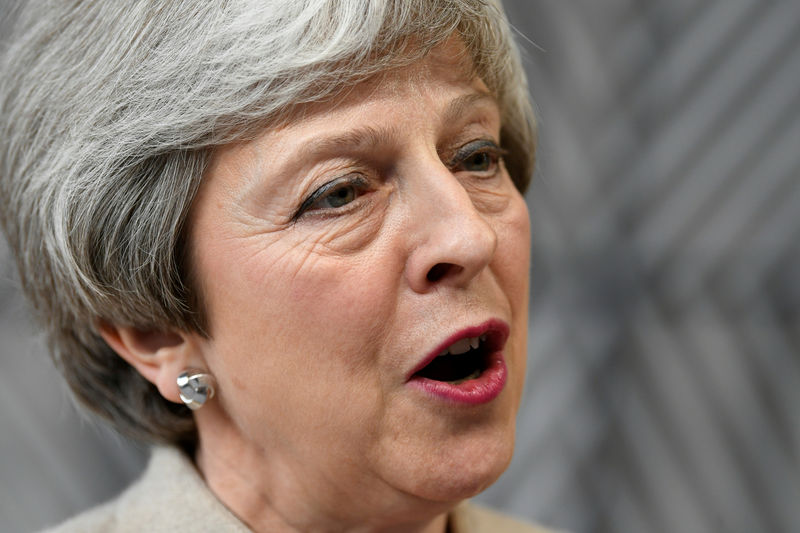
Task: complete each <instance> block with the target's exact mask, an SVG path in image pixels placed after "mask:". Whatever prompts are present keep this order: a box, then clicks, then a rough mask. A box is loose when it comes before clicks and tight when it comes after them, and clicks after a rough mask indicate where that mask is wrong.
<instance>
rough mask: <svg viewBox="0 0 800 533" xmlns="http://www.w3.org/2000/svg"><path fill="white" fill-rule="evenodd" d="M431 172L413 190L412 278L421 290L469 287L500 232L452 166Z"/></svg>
mask: <svg viewBox="0 0 800 533" xmlns="http://www.w3.org/2000/svg"><path fill="white" fill-rule="evenodd" d="M427 176H428V178H429V179H423V180H420V182H419V183H418V185H417V187H416V188H415V189H414V191H412V192H411V196H412V197H413V198H412V199H411V200H412V201H410V202H409V205H410V206H413V207H412V208H411V209H410V210H409V217H410V224H409V225H408V226H407V230H408V232H407V235H408V239H409V250H410V252H409V254H408V258H407V262H406V271H405V275H406V278H407V280H408V283H409V285H410V286H411V288H412V290H414V291H415V292H418V293H425V292H429V291H432V290H435V289H436V288H439V287H444V286H447V287H457V288H463V287H466V286H467V285H468V284H469V283H470V281H472V280H473V279H474V278H475V277H476V276H477V275H478V274H480V272H481V271H483V270H484V269H485V268H486V267H487V266H488V265H489V263H490V262H491V260H492V258H493V256H494V253H495V250H496V248H497V233H496V231H495V228H494V227H493V226H492V225H491V224H490V223H489V220H487V219H486V218H484V215H482V214H481V213H480V211H478V210H477V209H476V207H475V205H474V204H473V201H472V199H471V198H470V196H469V194H468V193H467V191H466V190H465V189H464V187H463V186H462V185H461V183H459V181H458V180H457V179H456V178H455V177H454V176H453V175H452V174H451V173H450V171H449V170H448V169H447V168H446V167H444V166H439V168H438V169H437V171H436V172H435V173H433V174H431V173H428V174H427Z"/></svg>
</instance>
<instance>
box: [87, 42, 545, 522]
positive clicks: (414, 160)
mask: <svg viewBox="0 0 800 533" xmlns="http://www.w3.org/2000/svg"><path fill="white" fill-rule="evenodd" d="M461 52H463V48H462V47H461V46H460V45H458V43H453V42H449V43H447V44H446V45H443V46H441V47H439V48H437V49H435V50H434V51H433V52H432V53H431V54H430V55H428V56H427V58H426V59H425V60H424V61H422V62H419V63H417V64H415V65H413V66H411V67H407V68H404V69H400V70H398V71H392V72H390V73H387V74H385V75H383V76H381V77H380V78H376V79H374V80H369V81H367V82H364V83H362V84H360V85H358V86H356V87H354V88H353V89H352V90H349V91H347V92H346V94H344V95H342V96H341V97H339V98H337V99H336V100H335V101H332V102H327V103H321V104H315V105H311V106H307V107H306V108H303V109H302V110H301V111H302V113H301V114H302V119H298V120H294V121H291V122H290V124H289V125H287V126H284V127H281V128H278V129H272V130H268V131H265V132H264V133H263V135H261V136H259V137H258V138H256V139H254V140H251V141H248V142H245V143H240V144H235V145H231V146H225V147H222V148H220V149H219V150H217V152H216V153H215V154H214V157H213V158H212V161H211V164H210V167H209V168H208V170H207V173H206V175H205V176H204V182H203V185H202V186H201V190H200V192H199V194H198V197H197V198H196V200H195V203H194V204H193V208H192V213H191V218H190V228H191V231H190V236H189V237H190V247H191V250H192V268H193V276H194V279H195V280H196V281H197V284H198V286H199V287H198V288H199V291H200V293H201V294H202V299H203V304H204V308H205V310H206V312H207V318H208V323H209V325H210V332H209V337H208V338H204V337H202V336H200V335H197V334H194V333H187V332H168V333H154V332H144V331H140V330H135V329H132V328H125V327H113V326H104V327H103V329H102V332H103V335H104V337H105V338H106V340H107V341H108V342H109V344H111V345H112V347H114V348H115V349H116V350H117V351H118V352H119V353H120V355H122V356H123V357H125V358H126V359H127V360H128V361H130V362H131V363H132V364H133V365H134V366H135V367H136V368H137V369H138V370H139V371H140V372H141V373H142V374H143V375H144V376H145V377H146V378H148V379H149V380H150V381H152V382H153V383H155V384H156V385H157V386H158V387H159V390H160V391H161V393H162V394H163V395H164V396H165V397H166V398H167V399H170V400H172V401H179V399H178V394H177V389H176V386H175V378H176V376H177V375H178V373H179V372H181V370H183V369H184V368H186V367H197V368H202V369H206V370H207V371H208V372H210V373H211V374H213V375H214V377H215V378H216V380H217V383H218V392H217V395H216V397H215V398H214V399H213V400H211V401H210V402H208V404H206V405H205V406H204V407H203V408H202V409H200V410H199V411H196V412H195V418H196V422H197V427H198V433H199V436H200V446H199V451H198V453H197V457H196V463H197V465H198V468H199V470H200V471H201V473H202V475H203V476H204V478H205V480H206V482H207V483H208V485H209V487H210V488H211V490H212V491H213V492H214V493H215V494H216V495H217V496H218V497H219V498H220V500H221V501H222V502H223V503H225V505H227V506H228V508H229V509H231V510H232V511H233V512H234V513H235V514H236V515H237V516H239V517H240V518H241V519H242V520H243V521H244V522H245V523H246V524H247V525H248V526H249V527H250V528H252V529H253V530H254V531H320V532H322V531H417V532H430V533H433V532H437V533H442V532H444V531H445V529H446V513H447V512H448V511H449V510H450V509H452V507H453V506H454V505H456V504H457V503H458V502H459V501H461V500H463V499H465V498H468V497H470V496H473V495H475V494H477V493H478V492H480V491H482V490H483V489H485V488H486V487H487V486H488V485H490V484H491V483H492V482H494V481H495V480H496V479H497V477H498V476H499V475H500V474H501V473H502V472H503V470H504V469H505V468H506V466H507V465H508V462H509V461H510V458H511V454H512V450H513V441H514V418H515V414H516V411H517V407H518V405H519V400H520V396H521V391H522V385H523V378H524V374H525V354H526V350H525V343H526V330H527V296H528V262H529V239H530V235H529V220H528V213H527V209H526V206H525V203H524V200H523V199H522V196H521V195H520V193H519V192H518V191H517V190H516V189H515V187H514V185H513V183H512V181H511V179H510V178H509V176H508V173H507V171H506V170H505V167H504V166H503V163H502V157H501V151H500V150H499V148H497V146H498V145H499V142H500V139H499V135H500V114H499V110H498V107H497V104H496V103H495V101H494V99H493V98H492V97H491V95H490V94H489V92H488V90H487V89H486V87H485V85H484V84H483V82H481V81H480V80H479V79H475V78H473V77H472V76H471V75H466V74H465V69H464V68H463V65H460V64H459V63H458V62H457V61H456V60H455V59H454V58H455V57H457V55H458V54H459V53H461ZM315 191H316V192H315ZM486 323H492V324H501V325H505V326H507V327H508V331H509V336H508V339H507V341H506V342H505V344H504V346H503V347H502V357H503V360H504V362H505V366H506V368H507V380H506V381H505V383H504V386H503V387H502V390H501V391H500V392H499V393H498V394H497V395H496V397H495V396H493V397H491V398H489V399H486V400H485V401H484V400H481V402H479V403H464V402H459V401H449V400H448V399H446V398H443V397H441V396H437V395H435V394H431V393H430V392H429V391H427V390H424V389H422V388H420V387H415V386H412V383H411V382H410V381H409V376H410V375H411V374H412V373H413V372H414V370H415V369H416V368H417V367H418V366H419V365H420V364H421V362H424V361H423V360H424V359H425V357H426V354H429V353H431V352H432V351H433V350H436V349H437V346H439V345H440V344H442V343H443V342H445V341H447V339H449V338H451V337H453V335H457V334H458V332H459V331H464V330H465V329H467V328H473V327H475V326H477V325H480V324H486ZM458 386H461V385H458Z"/></svg>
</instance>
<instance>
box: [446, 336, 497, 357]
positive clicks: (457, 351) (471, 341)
mask: <svg viewBox="0 0 800 533" xmlns="http://www.w3.org/2000/svg"><path fill="white" fill-rule="evenodd" d="M485 337H486V335H481V336H480V337H466V338H463V339H461V340H458V341H456V342H454V343H453V344H451V345H450V346H449V347H448V348H447V349H445V350H443V351H442V353H440V354H439V355H440V356H441V355H447V354H451V355H461V354H462V353H467V352H468V351H470V349H473V350H474V349H476V348H478V347H479V346H480V345H481V341H484V340H486V338H485Z"/></svg>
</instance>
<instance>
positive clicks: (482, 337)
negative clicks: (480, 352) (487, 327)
mask: <svg viewBox="0 0 800 533" xmlns="http://www.w3.org/2000/svg"><path fill="white" fill-rule="evenodd" d="M481 342H486V333H484V334H483V335H481Z"/></svg>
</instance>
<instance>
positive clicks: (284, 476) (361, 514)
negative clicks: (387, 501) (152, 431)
mask: <svg viewBox="0 0 800 533" xmlns="http://www.w3.org/2000/svg"><path fill="white" fill-rule="evenodd" d="M215 407H216V406H211V405H209V406H206V407H205V408H204V412H203V415H205V416H200V417H196V418H199V419H200V420H198V432H199V434H200V445H199V446H198V448H197V452H196V455H195V464H196V465H197V468H198V469H199V471H200V473H201V474H202V476H203V478H204V479H205V482H206V484H207V485H208V487H209V488H210V489H211V491H212V492H213V493H214V494H215V496H217V498H219V500H220V501H221V502H222V503H223V504H224V505H225V506H226V507H227V508H228V509H229V510H230V511H231V512H232V513H233V514H234V515H236V516H237V517H238V518H239V519H240V520H241V521H242V522H244V523H245V524H246V525H247V526H248V527H249V528H250V529H252V530H253V531H254V532H256V533H261V532H264V533H266V532H276V533H289V532H300V531H302V532H314V533H325V532H334V531H335V532H348V533H401V532H402V533H445V532H446V531H447V512H448V511H449V510H450V509H451V508H452V507H453V505H444V504H431V503H430V502H424V501H421V500H418V499H416V498H414V497H413V496H411V495H405V497H404V498H403V499H404V500H405V499H407V500H410V501H412V502H413V501H414V500H417V502H418V505H414V504H413V503H412V504H411V505H409V504H408V501H404V502H403V505H402V510H401V511H400V512H396V509H391V507H396V506H395V505H390V506H388V507H387V508H381V506H379V505H377V504H376V505H369V504H368V505H364V504H363V503H361V502H357V501H356V500H357V499H356V498H353V497H352V496H350V495H344V494H341V495H340V494H337V488H336V487H332V486H329V487H324V488H319V489H320V490H317V491H316V492H317V493H316V494H312V493H311V492H310V490H309V489H308V488H306V487H304V486H303V484H302V483H297V482H296V479H295V478H296V476H293V469H292V468H291V467H290V466H289V467H287V466H286V465H285V464H281V461H280V460H279V459H278V460H277V461H276V460H270V459H269V458H271V457H272V454H269V453H268V452H265V451H263V450H257V449H255V448H254V447H253V446H252V445H249V444H248V443H247V442H246V441H245V440H243V439H242V438H241V434H240V433H239V432H238V431H236V430H233V429H231V428H232V426H231V425H230V424H211V425H213V426H216V427H215V428H214V430H213V431H209V429H211V428H210V427H209V425H210V424H209V422H210V421H211V420H214V419H215V418H218V417H219V416H220V415H221V413H219V412H217V413H214V412H213V411H216V409H215ZM223 417H224V415H223ZM224 418H227V417H224ZM209 419H211V420H209ZM203 422H205V423H203ZM320 493H322V497H320ZM337 496H338V498H337ZM341 496H346V497H344V498H343V497H341ZM364 496H365V499H366V497H369V496H370V494H365V495H364ZM415 503H416V502H415ZM354 509H355V512H353V510H354Z"/></svg>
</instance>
